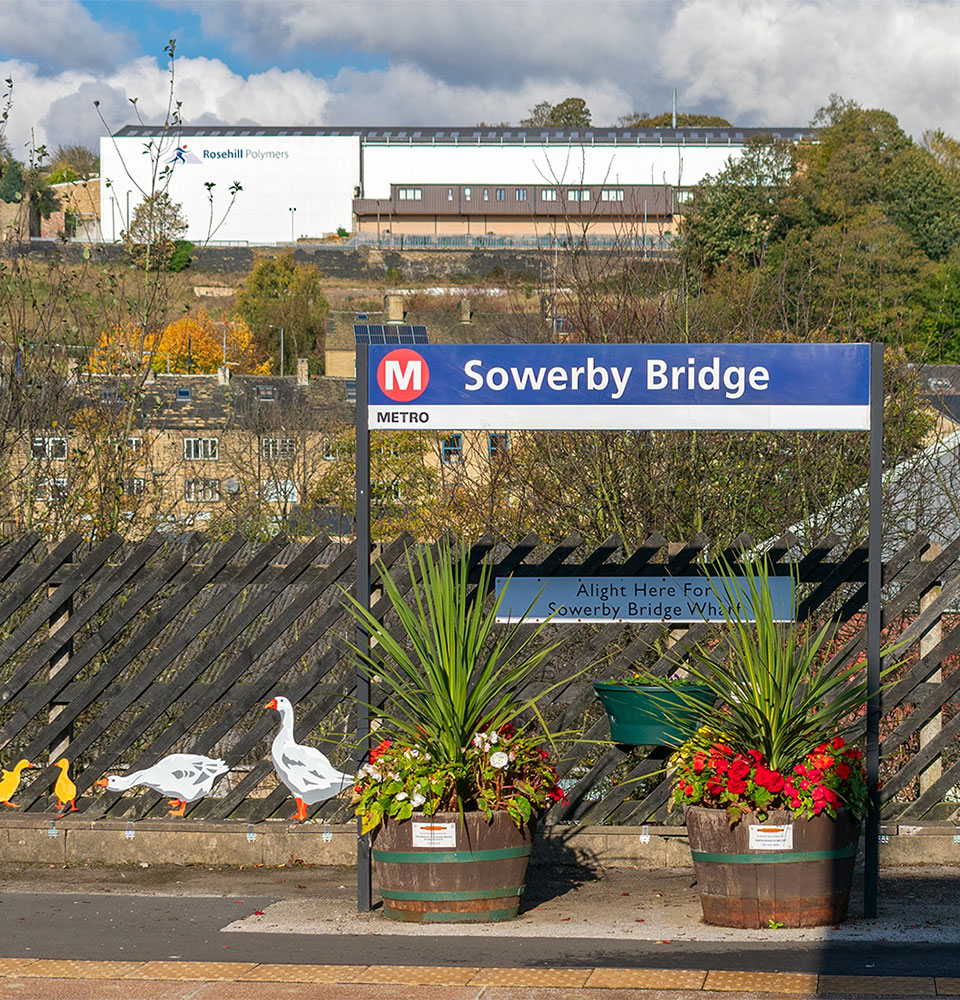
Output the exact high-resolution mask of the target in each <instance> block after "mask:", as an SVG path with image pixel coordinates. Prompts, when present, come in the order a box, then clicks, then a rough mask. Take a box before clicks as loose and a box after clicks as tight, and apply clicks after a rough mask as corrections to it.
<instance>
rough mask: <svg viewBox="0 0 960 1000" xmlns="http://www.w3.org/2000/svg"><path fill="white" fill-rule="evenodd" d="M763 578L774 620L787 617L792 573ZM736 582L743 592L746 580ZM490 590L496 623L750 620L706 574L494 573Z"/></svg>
mask: <svg viewBox="0 0 960 1000" xmlns="http://www.w3.org/2000/svg"><path fill="white" fill-rule="evenodd" d="M768 582H769V585H770V599H771V602H772V604H773V612H774V618H775V620H776V621H781V622H789V621H793V618H794V606H795V605H794V588H793V580H792V578H791V577H789V576H772V577H770V578H769V581H768ZM739 587H740V593H741V594H743V593H745V592H746V580H744V579H743V578H739ZM496 592H497V596H498V597H499V596H500V595H501V594H503V600H502V602H501V604H500V607H499V609H498V613H497V621H498V622H520V621H526V622H543V621H547V620H548V619H549V620H550V621H551V622H554V623H557V624H563V623H570V624H583V623H589V622H679V623H685V622H723V621H726V620H727V616H728V615H730V616H732V615H733V614H736V615H737V617H739V618H740V620H742V621H753V614H752V611H751V609H750V608H749V607H744V606H743V604H742V602H740V601H738V600H737V588H736V587H730V586H725V584H724V583H723V581H722V580H720V579H712V578H710V577H707V576H603V577H596V576H594V577H587V576H565V577H542V576H530V577H527V576H524V577H498V578H497V580H496Z"/></svg>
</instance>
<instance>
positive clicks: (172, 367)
mask: <svg viewBox="0 0 960 1000" xmlns="http://www.w3.org/2000/svg"><path fill="white" fill-rule="evenodd" d="M224 363H226V365H227V366H228V367H229V368H230V369H232V370H233V371H235V372H238V373H240V374H244V373H248V372H253V373H255V374H258V375H266V374H269V371H270V363H269V361H267V362H263V361H261V360H260V359H259V358H258V357H257V351H256V347H255V345H254V342H253V334H252V333H251V332H250V327H248V326H247V324H246V321H245V320H243V319H239V318H230V319H214V318H213V317H211V316H209V315H208V314H207V313H206V311H205V310H203V309H201V310H199V311H198V312H197V313H195V314H194V315H192V316H184V317H183V318H182V319H178V320H176V321H175V322H173V323H170V324H169V325H168V326H167V327H166V328H165V329H164V330H163V332H162V333H161V334H160V340H159V342H158V343H157V346H156V348H155V349H154V352H153V359H152V362H151V364H152V367H153V370H154V371H156V372H171V373H179V374H184V373H187V374H200V373H203V372H215V371H216V370H217V369H218V368H219V367H220V366H221V365H223V364H224Z"/></svg>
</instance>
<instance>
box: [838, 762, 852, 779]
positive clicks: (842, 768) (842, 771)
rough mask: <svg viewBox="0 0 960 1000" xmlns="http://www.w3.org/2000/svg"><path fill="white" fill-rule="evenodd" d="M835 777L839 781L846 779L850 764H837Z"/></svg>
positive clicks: (848, 775)
mask: <svg viewBox="0 0 960 1000" xmlns="http://www.w3.org/2000/svg"><path fill="white" fill-rule="evenodd" d="M836 770H837V777H838V778H839V779H840V780H841V781H846V780H847V778H849V777H850V765H849V764H842V763H841V764H837V769H836Z"/></svg>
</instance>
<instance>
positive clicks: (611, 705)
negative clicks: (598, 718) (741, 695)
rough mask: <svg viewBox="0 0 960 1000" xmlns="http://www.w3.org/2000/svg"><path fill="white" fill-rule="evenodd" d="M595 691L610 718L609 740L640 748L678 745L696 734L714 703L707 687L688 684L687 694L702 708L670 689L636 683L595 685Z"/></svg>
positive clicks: (685, 689) (685, 692)
mask: <svg viewBox="0 0 960 1000" xmlns="http://www.w3.org/2000/svg"><path fill="white" fill-rule="evenodd" d="M593 689H594V691H596V692H597V697H598V698H599V699H600V701H601V703H602V704H603V707H604V708H605V709H606V710H607V715H608V716H609V717H610V739H612V740H613V741H614V742H615V743H634V744H637V745H638V746H679V745H680V744H681V743H683V742H684V740H686V739H688V738H689V737H690V736H692V735H693V733H694V731H695V730H696V728H697V727H698V725H699V724H700V720H701V719H702V718H703V716H704V715H705V714H706V713H707V711H708V710H709V709H710V706H711V705H712V704H713V700H714V695H713V692H712V691H711V690H710V688H708V687H707V686H706V685H705V684H685V685H684V687H683V692H684V695H686V696H687V697H692V698H695V699H696V700H697V701H698V702H700V703H701V704H702V705H703V708H702V709H700V710H697V709H694V708H692V707H690V706H689V705H687V704H685V703H684V702H683V700H682V699H681V698H680V697H679V696H678V695H677V692H676V689H675V688H671V687H656V686H653V685H650V686H641V685H635V684H594V685H593Z"/></svg>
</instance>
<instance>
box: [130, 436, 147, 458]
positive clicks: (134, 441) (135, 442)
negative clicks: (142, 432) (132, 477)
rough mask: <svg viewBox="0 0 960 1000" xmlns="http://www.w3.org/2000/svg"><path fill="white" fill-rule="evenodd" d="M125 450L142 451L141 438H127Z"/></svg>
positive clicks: (135, 452) (136, 452)
mask: <svg viewBox="0 0 960 1000" xmlns="http://www.w3.org/2000/svg"><path fill="white" fill-rule="evenodd" d="M127 451H129V452H133V453H134V454H138V453H139V452H141V451H143V438H136V437H132V438H127Z"/></svg>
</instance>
